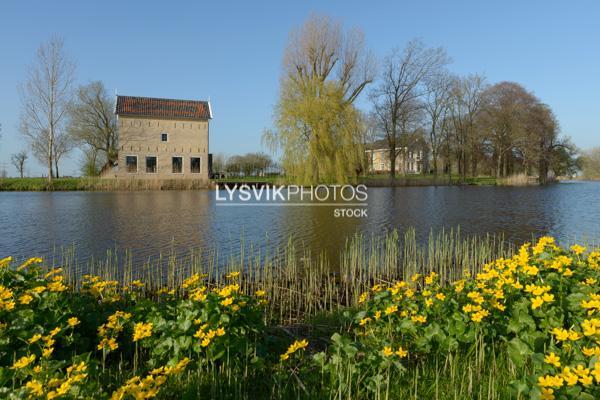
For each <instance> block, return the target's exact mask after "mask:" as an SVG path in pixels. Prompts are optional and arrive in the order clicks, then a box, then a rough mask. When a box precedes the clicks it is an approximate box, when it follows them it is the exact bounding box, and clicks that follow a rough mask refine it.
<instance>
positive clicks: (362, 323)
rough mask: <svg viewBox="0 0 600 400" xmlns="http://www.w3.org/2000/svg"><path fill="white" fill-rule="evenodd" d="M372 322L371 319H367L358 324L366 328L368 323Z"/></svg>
mask: <svg viewBox="0 0 600 400" xmlns="http://www.w3.org/2000/svg"><path fill="white" fill-rule="evenodd" d="M370 321H371V318H369V317H366V318H363V319H361V320H360V322H359V323H358V324H359V325H360V326H365V325H366V324H367V323H369V322H370Z"/></svg>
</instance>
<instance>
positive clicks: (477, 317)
mask: <svg viewBox="0 0 600 400" xmlns="http://www.w3.org/2000/svg"><path fill="white" fill-rule="evenodd" d="M489 314H490V312H489V311H488V310H479V311H477V312H476V313H473V314H471V321H473V322H481V320H483V318H485V317H487V316H488V315H489Z"/></svg>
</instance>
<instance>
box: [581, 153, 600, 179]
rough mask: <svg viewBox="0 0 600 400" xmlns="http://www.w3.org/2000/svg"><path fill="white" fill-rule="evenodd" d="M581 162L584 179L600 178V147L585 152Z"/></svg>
mask: <svg viewBox="0 0 600 400" xmlns="http://www.w3.org/2000/svg"><path fill="white" fill-rule="evenodd" d="M580 162H581V175H582V178H583V179H594V180H600V147H595V148H593V149H590V150H588V151H586V152H584V153H583V155H582V156H581V161H580Z"/></svg>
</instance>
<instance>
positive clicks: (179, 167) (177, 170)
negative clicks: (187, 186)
mask: <svg viewBox="0 0 600 400" xmlns="http://www.w3.org/2000/svg"><path fill="white" fill-rule="evenodd" d="M171 165H172V166H173V173H174V174H181V173H182V172H183V157H173V158H172V159H171Z"/></svg>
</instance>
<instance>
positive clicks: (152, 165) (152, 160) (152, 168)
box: [146, 156, 156, 174]
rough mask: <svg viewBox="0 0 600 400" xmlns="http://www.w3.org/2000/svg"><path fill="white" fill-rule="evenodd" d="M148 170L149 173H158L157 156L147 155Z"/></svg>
mask: <svg viewBox="0 0 600 400" xmlns="http://www.w3.org/2000/svg"><path fill="white" fill-rule="evenodd" d="M146 172H147V173H149V174H155V173H156V157H155V156H147V157H146Z"/></svg>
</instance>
